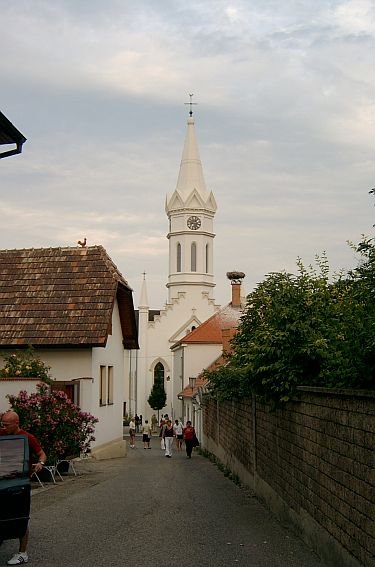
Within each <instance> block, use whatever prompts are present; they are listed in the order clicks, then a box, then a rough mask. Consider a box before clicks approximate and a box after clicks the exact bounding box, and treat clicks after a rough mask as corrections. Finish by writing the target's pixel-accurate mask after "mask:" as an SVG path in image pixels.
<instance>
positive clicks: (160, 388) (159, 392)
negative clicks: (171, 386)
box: [147, 378, 167, 411]
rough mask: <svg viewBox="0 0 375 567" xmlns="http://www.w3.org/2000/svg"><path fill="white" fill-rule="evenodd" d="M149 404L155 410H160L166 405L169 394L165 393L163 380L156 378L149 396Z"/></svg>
mask: <svg viewBox="0 0 375 567" xmlns="http://www.w3.org/2000/svg"><path fill="white" fill-rule="evenodd" d="M147 401H148V404H149V406H150V407H151V408H152V409H153V410H157V411H160V410H161V409H163V408H164V407H165V403H166V401H167V394H166V393H165V389H164V384H163V380H161V379H159V378H156V379H155V381H154V385H153V386H152V390H151V394H150V395H149V397H148V400H147Z"/></svg>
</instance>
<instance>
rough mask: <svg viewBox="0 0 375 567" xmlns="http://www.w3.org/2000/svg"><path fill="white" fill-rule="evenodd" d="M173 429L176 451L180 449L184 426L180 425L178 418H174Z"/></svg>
mask: <svg viewBox="0 0 375 567" xmlns="http://www.w3.org/2000/svg"><path fill="white" fill-rule="evenodd" d="M173 430H174V436H175V438H176V449H177V452H180V451H182V442H183V439H184V435H183V433H184V426H183V425H182V423H181V421H179V420H178V419H175V420H174V425H173Z"/></svg>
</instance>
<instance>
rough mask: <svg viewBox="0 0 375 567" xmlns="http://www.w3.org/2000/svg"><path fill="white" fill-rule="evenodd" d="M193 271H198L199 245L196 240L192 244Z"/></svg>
mask: <svg viewBox="0 0 375 567" xmlns="http://www.w3.org/2000/svg"><path fill="white" fill-rule="evenodd" d="M191 271H192V272H196V271H197V245H196V243H195V242H193V243H192V245H191Z"/></svg>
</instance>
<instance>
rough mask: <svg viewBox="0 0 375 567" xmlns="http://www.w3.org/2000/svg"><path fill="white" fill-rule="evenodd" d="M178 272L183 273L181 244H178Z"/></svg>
mask: <svg viewBox="0 0 375 567" xmlns="http://www.w3.org/2000/svg"><path fill="white" fill-rule="evenodd" d="M177 272H181V244H180V243H179V242H177Z"/></svg>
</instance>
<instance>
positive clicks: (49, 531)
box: [0, 438, 323, 567]
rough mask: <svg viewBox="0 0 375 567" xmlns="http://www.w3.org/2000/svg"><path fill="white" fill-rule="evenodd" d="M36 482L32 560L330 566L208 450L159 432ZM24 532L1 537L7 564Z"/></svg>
mask: <svg viewBox="0 0 375 567" xmlns="http://www.w3.org/2000/svg"><path fill="white" fill-rule="evenodd" d="M79 465H80V469H81V473H82V474H81V475H80V476H79V477H78V478H73V479H72V478H69V479H66V480H65V481H64V482H62V483H59V485H58V486H55V487H52V488H49V489H47V490H36V491H34V494H33V498H32V519H31V522H30V529H31V541H30V544H29V556H30V561H29V564H30V565H38V566H40V567H73V566H74V567H76V566H80V567H89V566H90V567H102V566H103V567H104V566H105V567H108V566H112V565H113V566H114V565H116V566H117V565H121V566H123V567H127V566H129V567H130V566H132V567H227V566H232V565H239V566H241V565H242V566H243V567H244V566H246V567H250V566H251V567H283V566H286V567H318V566H320V567H323V564H322V563H321V562H320V561H319V559H318V558H317V557H316V556H315V554H314V553H312V552H311V551H310V550H309V549H308V548H307V547H306V546H305V545H304V544H303V543H302V542H301V541H300V540H298V539H297V538H296V537H295V536H294V535H293V534H292V533H291V532H288V531H287V530H286V529H284V528H282V527H281V526H280V525H279V524H278V523H277V522H276V521H275V520H274V519H273V518H272V516H271V515H270V513H269V512H268V511H267V510H266V509H265V508H264V507H263V506H262V505H261V504H260V503H259V502H258V501H257V500H256V499H255V498H253V497H252V495H251V494H248V493H246V492H245V491H243V490H242V489H240V488H239V487H238V486H236V485H235V484H233V483H232V482H231V481H230V480H228V479H227V478H226V477H224V476H223V474H222V473H221V472H220V471H219V470H218V469H217V468H216V466H215V465H213V464H212V463H211V462H210V461H208V460H207V459H205V458H204V457H202V456H200V455H197V454H194V455H193V458H192V459H187V458H186V455H185V454H184V453H179V454H176V453H174V455H173V457H172V458H171V459H167V458H165V457H164V455H163V453H162V452H161V450H160V448H159V443H158V439H157V438H154V439H153V440H152V449H151V450H144V449H143V448H142V443H141V441H140V439H137V448H136V449H134V450H129V454H128V456H127V457H126V458H124V459H115V460H110V461H99V462H96V461H86V462H83V463H80V464H79ZM14 551H16V541H14V540H13V541H6V542H4V543H3V545H2V546H1V547H0V565H1V564H5V563H6V561H7V559H9V557H10V556H11V555H12V554H13V552H14Z"/></svg>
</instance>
